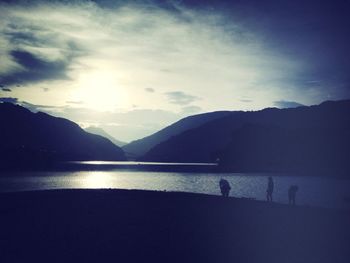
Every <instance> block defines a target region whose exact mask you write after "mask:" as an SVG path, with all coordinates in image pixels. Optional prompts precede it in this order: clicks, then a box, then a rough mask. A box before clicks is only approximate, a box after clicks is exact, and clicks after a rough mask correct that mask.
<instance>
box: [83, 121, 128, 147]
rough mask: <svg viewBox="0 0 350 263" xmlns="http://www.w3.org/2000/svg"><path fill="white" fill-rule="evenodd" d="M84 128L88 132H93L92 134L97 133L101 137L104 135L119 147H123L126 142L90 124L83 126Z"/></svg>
mask: <svg viewBox="0 0 350 263" xmlns="http://www.w3.org/2000/svg"><path fill="white" fill-rule="evenodd" d="M84 130H85V131H87V132H89V133H93V134H97V135H100V136H102V137H105V138H107V139H108V140H110V141H111V142H113V143H114V144H115V145H117V146H119V147H123V146H124V145H126V144H127V143H126V142H122V141H119V140H117V139H115V138H114V137H113V136H111V135H110V134H108V133H107V132H106V131H105V130H103V129H101V128H98V127H93V126H90V127H87V128H85V129H84Z"/></svg>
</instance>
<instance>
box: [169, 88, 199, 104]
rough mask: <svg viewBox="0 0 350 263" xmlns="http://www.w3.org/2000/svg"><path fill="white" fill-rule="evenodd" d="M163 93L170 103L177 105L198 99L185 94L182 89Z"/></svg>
mask: <svg viewBox="0 0 350 263" xmlns="http://www.w3.org/2000/svg"><path fill="white" fill-rule="evenodd" d="M165 95H166V96H167V98H168V101H169V102H170V103H173V104H177V105H187V104H190V103H192V102H194V101H196V100H198V99H199V98H198V97H196V96H192V95H189V94H186V93H184V92H182V91H171V92H166V93H165Z"/></svg>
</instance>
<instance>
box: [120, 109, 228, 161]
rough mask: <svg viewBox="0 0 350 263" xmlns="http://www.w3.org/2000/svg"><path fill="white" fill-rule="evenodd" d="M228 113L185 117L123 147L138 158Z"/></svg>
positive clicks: (126, 152) (221, 112) (127, 152)
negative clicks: (157, 146) (158, 145)
mask: <svg viewBox="0 0 350 263" xmlns="http://www.w3.org/2000/svg"><path fill="white" fill-rule="evenodd" d="M228 114H230V112H229V111H217V112H211V113H203V114H198V115H193V116H189V117H186V118H183V119H181V120H179V121H177V122H175V123H174V124H172V125H170V126H168V127H166V128H164V129H162V130H160V131H158V132H156V133H154V134H152V135H150V136H147V137H145V138H142V139H139V140H136V141H132V142H131V143H129V144H127V145H125V146H124V147H123V150H124V152H125V154H126V155H128V156H130V157H131V158H138V157H140V156H142V155H144V154H145V153H147V152H148V151H149V150H150V149H151V148H153V147H154V146H156V145H157V144H159V143H161V142H164V141H166V140H168V139H169V138H171V137H172V136H176V135H179V134H180V133H182V132H184V131H186V130H189V129H193V128H196V127H199V126H200V125H202V124H204V123H207V122H209V121H211V120H215V119H218V118H222V117H224V116H227V115H228Z"/></svg>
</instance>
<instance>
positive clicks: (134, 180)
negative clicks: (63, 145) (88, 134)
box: [0, 170, 350, 208]
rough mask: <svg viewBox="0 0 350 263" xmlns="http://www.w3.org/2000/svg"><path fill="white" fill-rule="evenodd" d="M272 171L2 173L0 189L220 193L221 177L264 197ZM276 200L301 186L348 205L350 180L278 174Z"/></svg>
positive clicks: (321, 199) (328, 202)
mask: <svg viewBox="0 0 350 263" xmlns="http://www.w3.org/2000/svg"><path fill="white" fill-rule="evenodd" d="M268 176H270V175H269V174H253V175H252V174H249V175H248V174H242V173H235V174H232V173H230V174H214V173H174V172H173V173H170V172H145V171H118V170H113V171H78V172H23V173H13V172H11V173H7V174H6V175H2V176H0V191H1V192H9V191H23V190H43V189H63V188H120V189H147V190H161V191H163V190H166V191H184V192H194V193H207V194H214V195H219V194H220V191H219V188H218V182H219V180H220V178H225V179H227V180H228V181H229V182H230V184H231V187H232V190H231V193H230V195H231V196H235V197H246V198H255V199H258V200H264V199H265V196H266V186H267V177H268ZM273 178H274V183H275V191H274V200H275V201H276V202H280V203H286V202H287V190H288V187H289V186H290V185H292V184H296V185H298V186H299V192H298V193H297V203H299V204H303V205H312V206H326V207H339V208H348V207H349V204H346V203H345V202H344V200H343V199H344V197H350V180H344V179H329V178H324V177H301V176H290V175H289V176H287V175H284V176H277V175H276V174H275V175H273Z"/></svg>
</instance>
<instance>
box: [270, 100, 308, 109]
mask: <svg viewBox="0 0 350 263" xmlns="http://www.w3.org/2000/svg"><path fill="white" fill-rule="evenodd" d="M274 105H275V106H276V107H278V108H296V107H300V106H304V105H303V104H301V103H299V102H295V101H286V100H279V101H275V102H274Z"/></svg>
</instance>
